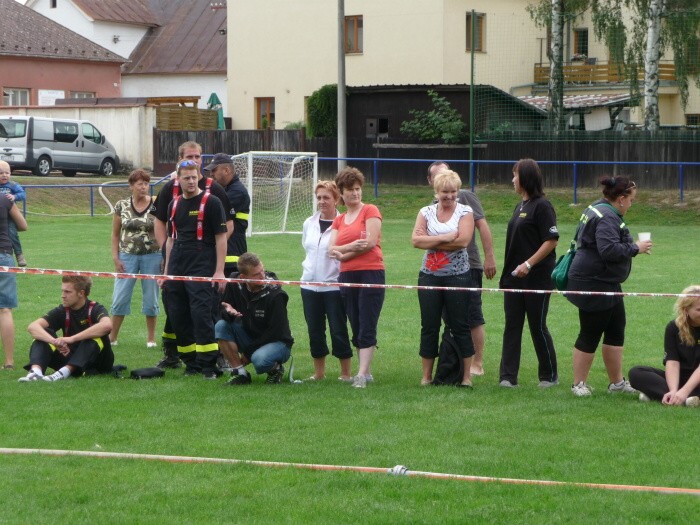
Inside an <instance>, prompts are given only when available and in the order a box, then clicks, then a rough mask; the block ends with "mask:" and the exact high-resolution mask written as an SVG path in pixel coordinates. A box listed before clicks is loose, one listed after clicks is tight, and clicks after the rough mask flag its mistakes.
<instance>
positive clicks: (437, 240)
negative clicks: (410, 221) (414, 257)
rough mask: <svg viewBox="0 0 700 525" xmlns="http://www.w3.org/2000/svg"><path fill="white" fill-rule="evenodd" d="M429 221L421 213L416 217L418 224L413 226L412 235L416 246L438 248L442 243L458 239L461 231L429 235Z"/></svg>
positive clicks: (428, 248)
mask: <svg viewBox="0 0 700 525" xmlns="http://www.w3.org/2000/svg"><path fill="white" fill-rule="evenodd" d="M427 226H428V221H426V219H425V217H424V216H423V215H422V214H421V213H419V214H418V216H417V217H416V224H415V226H413V234H412V235H411V243H412V244H413V247H414V248H418V249H421V250H436V249H438V246H439V245H440V244H442V243H449V242H452V241H454V240H455V239H457V237H458V235H459V231H454V232H450V233H443V234H441V235H428V233H427V229H426V228H427Z"/></svg>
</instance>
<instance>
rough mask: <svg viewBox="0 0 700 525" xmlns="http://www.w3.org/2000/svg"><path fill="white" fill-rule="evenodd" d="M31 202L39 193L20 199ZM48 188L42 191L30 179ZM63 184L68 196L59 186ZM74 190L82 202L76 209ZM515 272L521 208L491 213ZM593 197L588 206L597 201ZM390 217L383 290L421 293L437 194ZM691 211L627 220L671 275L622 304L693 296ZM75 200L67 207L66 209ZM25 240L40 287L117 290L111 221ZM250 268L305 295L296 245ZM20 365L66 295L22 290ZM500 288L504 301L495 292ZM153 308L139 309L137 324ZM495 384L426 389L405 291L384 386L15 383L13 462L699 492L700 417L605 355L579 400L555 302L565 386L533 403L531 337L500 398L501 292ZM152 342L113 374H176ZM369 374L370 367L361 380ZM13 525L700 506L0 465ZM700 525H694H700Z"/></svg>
mask: <svg viewBox="0 0 700 525" xmlns="http://www.w3.org/2000/svg"><path fill="white" fill-rule="evenodd" d="M22 182H25V181H22ZM32 182H34V180H33V181H32ZM62 182H65V181H62ZM62 191H65V190H56V191H53V192H52V193H48V192H42V193H39V190H33V191H32V190H30V193H29V201H30V210H33V207H36V209H37V210H40V211H48V212H52V213H55V212H60V211H65V210H66V209H69V208H70V209H71V210H72V211H74V212H75V211H78V209H80V210H81V211H82V212H84V211H85V209H86V208H85V201H84V200H82V199H83V198H84V197H85V195H84V193H80V192H77V193H73V194H71V197H69V200H70V204H69V206H67V207H66V206H64V205H63V202H65V200H66V199H65V197H63V194H62V193H60V192H62ZM76 191H77V190H76ZM479 195H480V197H481V198H482V201H483V202H484V206H485V208H486V210H487V214H488V217H489V221H490V223H491V228H492V230H493V232H494V237H495V245H496V255H497V260H499V261H500V260H501V259H502V256H503V240H504V237H505V225H506V221H507V217H508V216H509V215H510V212H511V210H512V208H513V206H514V205H515V202H516V199H517V198H516V196H515V194H514V193H513V192H512V189H510V188H505V187H489V188H484V189H483V190H480V193H479ZM596 196H597V192H592V191H589V192H588V193H585V192H584V193H583V194H580V197H581V200H582V202H586V203H588V202H589V201H591V200H593V199H594V198H595V197H596ZM367 197H368V196H366V199H365V200H366V201H368V202H376V203H377V204H378V205H379V206H380V208H381V210H382V212H383V214H384V217H385V220H384V226H383V241H382V245H383V251H384V255H385V259H386V265H387V282H388V283H391V284H411V285H413V284H415V283H416V278H417V273H418V269H419V266H420V260H421V256H422V253H421V252H420V251H419V250H415V249H413V248H412V247H411V245H410V231H411V227H412V225H413V221H414V218H415V214H416V213H417V210H418V208H419V207H420V206H421V205H422V204H423V203H425V202H426V201H427V200H428V199H429V197H430V195H429V193H428V192H427V189H426V188H420V189H419V188H408V187H389V186H387V187H382V189H381V196H380V198H379V199H378V200H376V201H374V200H372V199H371V198H367ZM550 197H551V199H552V201H553V202H554V203H555V206H556V209H557V213H558V216H559V221H560V225H559V226H560V231H561V232H562V242H561V243H560V249H561V248H562V247H563V246H564V245H566V244H568V240H569V239H570V237H571V236H572V235H573V230H574V222H575V220H576V218H577V216H578V215H579V214H580V211H581V208H582V206H578V207H571V206H569V204H568V203H569V202H570V194H568V193H567V192H564V191H551V192H550ZM686 197H687V204H685V205H678V204H675V201H674V199H673V194H672V193H671V192H669V193H668V194H656V195H647V194H644V193H643V192H640V196H639V199H638V203H635V205H634V206H633V207H632V210H631V211H630V212H629V214H628V215H627V216H626V220H627V222H628V224H629V225H630V229H631V231H632V232H633V234H636V232H638V231H651V232H652V236H653V237H652V238H653V240H654V243H655V244H654V249H653V255H651V256H641V257H639V258H637V259H636V260H635V262H634V266H633V272H632V275H631V277H630V279H629V280H628V282H627V283H626V284H625V285H624V290H625V291H628V292H669V293H677V292H679V291H680V290H681V289H682V288H684V287H685V286H686V285H688V284H690V283H691V282H693V281H695V282H697V281H698V280H699V279H698V275H697V263H696V262H694V261H695V254H696V251H697V250H696V243H697V239H698V238H699V237H700V226H698V220H697V219H698V203H697V200H695V198H694V196H693V195H687V196H686ZM59 201H62V202H61V205H58V204H57V202H59ZM29 221H30V231H28V232H26V233H23V234H22V242H23V244H24V247H25V252H26V254H27V258H28V260H29V264H30V266H32V267H38V268H64V269H84V270H112V265H111V258H110V252H109V233H110V229H109V228H110V219H109V217H94V218H89V217H81V218H75V217H74V218H69V217H66V218H57V217H45V216H37V215H30V216H29ZM249 243H250V244H249V246H250V249H251V250H252V251H256V252H257V253H259V254H260V255H261V256H262V259H263V261H264V262H265V264H266V267H267V268H268V269H270V270H274V271H275V272H276V273H277V274H278V275H279V277H280V278H282V279H298V278H299V276H300V274H301V267H300V264H301V260H302V259H303V252H302V249H301V247H300V239H299V236H281V235H278V236H259V237H253V238H252V239H250V240H249ZM18 280H19V288H20V307H19V308H18V309H17V310H16V311H15V321H16V325H17V349H16V362H17V364H24V363H25V361H26V357H27V349H28V347H29V343H30V339H29V337H28V335H27V333H26V331H25V330H24V329H25V327H26V325H27V324H28V323H29V322H30V321H31V320H33V319H34V318H36V317H37V316H38V315H41V314H43V313H44V312H45V311H47V310H48V309H49V308H51V307H52V306H55V305H56V304H58V302H59V286H60V285H59V278H57V277H55V276H39V275H38V276H28V275H26V276H19V277H18ZM485 286H488V287H494V288H495V287H496V286H497V284H496V283H495V282H493V281H491V282H486V283H485ZM111 287H112V282H111V281H110V280H108V279H96V282H95V286H94V291H93V293H92V298H93V299H95V300H98V301H100V302H103V303H105V304H107V305H109V303H110V299H111ZM287 291H288V293H289V295H290V298H291V300H290V306H289V310H290V320H291V325H292V329H293V331H294V336H295V339H296V343H295V345H294V349H293V353H294V355H295V363H296V368H297V375H298V376H300V377H305V376H308V375H310V374H311V372H312V368H313V367H312V362H311V358H310V356H309V353H308V340H307V337H306V332H305V323H304V321H303V315H302V312H301V300H300V298H299V293H298V289H296V288H294V287H288V289H287ZM138 296H139V294H138V293H137V294H135V298H134V303H133V305H134V307H135V308H134V311H135V312H139V303H138V301H139V297H138ZM626 305H627V315H628V327H627V342H626V345H625V346H626V353H625V368H626V369H627V368H629V367H630V366H632V365H634V364H650V365H655V366H660V364H661V359H662V356H663V347H662V345H663V329H664V326H665V324H666V323H667V322H668V320H670V319H671V317H672V305H673V299H669V298H642V297H630V298H628V299H627V300H626ZM484 310H485V311H484V313H485V317H486V320H487V334H488V335H487V345H486V357H485V361H486V362H485V367H486V375H485V376H484V377H480V378H476V379H475V389H474V390H473V391H471V392H464V391H462V390H459V389H453V388H447V387H443V388H421V387H420V386H419V380H420V360H419V358H418V355H417V352H418V337H419V329H420V318H419V311H418V303H417V298H416V294H415V292H413V291H406V290H390V291H388V292H387V299H386V303H385V306H384V310H383V313H382V317H381V320H380V326H379V341H380V349H379V351H378V353H377V356H376V359H375V365H374V366H373V373H374V375H375V378H376V382H375V383H374V384H371V385H370V386H369V387H368V388H367V389H366V390H359V391H358V390H355V389H352V388H349V387H348V386H347V385H345V384H339V383H338V382H337V381H335V379H334V378H335V374H336V372H337V369H338V368H337V364H336V363H335V362H333V361H332V360H329V363H328V372H329V379H327V380H326V381H324V382H319V383H304V384H302V385H290V384H283V385H280V386H276V387H272V386H268V385H265V384H263V382H262V378H258V379H256V380H255V381H254V383H253V385H251V386H250V387H246V388H242V389H235V390H234V389H231V388H224V387H223V386H222V385H223V383H224V379H221V380H220V381H218V382H205V381H203V380H201V379H200V378H185V377H183V376H182V375H181V373H180V372H178V371H174V372H173V371H168V372H167V374H166V377H165V378H164V379H161V380H154V381H141V382H138V381H131V380H128V379H122V380H117V379H113V378H111V377H98V378H87V379H80V380H71V381H65V382H61V383H57V384H45V383H39V384H19V383H17V381H16V380H17V378H18V377H20V376H21V375H22V372H21V371H20V370H16V371H14V372H2V374H1V375H0V396H2V400H3V402H2V416H3V417H2V425H0V447H16V448H44V449H69V450H88V451H108V452H126V453H141V454H167V455H184V456H201V457H221V458H237V459H251V460H265V461H281V462H300V463H318V464H334V465H362V466H372V467H386V468H390V467H393V466H394V465H397V464H401V465H406V466H407V467H408V468H409V469H411V470H422V471H433V472H447V473H456V474H469V475H477V476H496V477H508V478H522V479H541V480H546V479H549V480H559V481H566V482H590V483H615V484H630V485H649V486H668V487H684V488H695V489H698V488H700V480H699V478H698V475H697V465H698V461H699V460H700V452H699V450H698V445H697V443H698V440H697V437H696V436H697V433H698V428H700V427H699V426H698V421H699V420H698V417H699V416H700V411H697V410H690V409H681V408H668V407H663V406H661V405H658V404H651V403H647V404H642V403H639V402H638V401H637V400H636V398H635V397H630V396H627V397H623V396H611V395H608V394H607V393H606V386H607V378H606V374H605V370H604V367H603V364H602V362H601V359H600V355H598V356H597V357H596V361H595V363H594V366H593V370H592V372H591V377H590V383H591V384H592V385H593V386H594V387H595V391H594V395H593V396H592V397H591V398H589V399H577V398H574V397H573V396H572V395H571V393H570V391H569V388H568V386H569V384H570V382H571V347H572V344H573V342H574V339H575V337H576V334H577V330H578V322H577V314H576V310H575V308H574V307H573V306H571V305H570V304H569V303H568V302H567V301H566V300H565V299H564V298H563V297H561V296H555V297H554V298H553V300H552V306H551V309H550V315H549V324H550V329H551V331H552V334H553V337H554V341H555V344H556V346H557V350H558V357H559V370H560V377H561V382H562V384H561V385H560V386H559V387H555V388H552V389H549V390H546V391H542V390H540V389H538V388H537V386H536V385H537V374H536V359H535V355H534V350H533V348H532V344H531V342H530V340H529V336H528V335H527V334H526V335H525V337H524V338H523V358H522V367H521V374H520V383H521V386H520V388H518V389H514V390H506V389H501V388H499V387H498V386H497V383H498V374H497V369H498V363H499V357H500V343H501V334H502V331H503V313H502V295H501V294H500V293H498V292H493V293H485V294H484ZM145 341H146V339H145V322H144V320H143V317H142V316H141V315H140V314H138V313H136V314H132V316H130V317H128V318H127V320H126V322H125V324H124V327H123V329H122V334H121V335H120V345H119V347H118V348H117V349H116V350H117V351H116V355H117V362H119V363H123V364H126V365H127V366H129V368H136V367H141V366H150V365H152V364H153V363H155V361H156V360H157V359H158V357H159V354H158V352H155V351H153V350H146V348H145ZM354 365H355V366H354V368H355V369H356V363H354ZM0 477H1V479H2V480H3V481H2V483H0V498H2V502H3V505H2V507H1V508H0V522H2V523H49V522H52V523H64V522H69V521H70V522H76V523H163V522H166V521H167V522H172V523H216V522H224V523H256V522H257V523H269V522H293V523H300V522H314V523H356V522H368V523H407V522H411V523H425V522H433V523H435V522H445V523H464V522H468V521H474V522H477V523H504V522H510V523H692V522H694V521H695V519H697V516H698V513H699V512H700V499H698V497H695V496H686V495H658V494H653V493H632V492H614V491H605V490H599V489H588V488H577V487H571V486H564V487H535V486H521V485H505V484H498V483H488V484H485V483H466V482H463V481H444V480H429V479H420V478H409V477H395V476H384V475H381V474H361V473H355V472H312V471H303V470H297V469H290V468H280V469H276V468H263V467H254V466H247V465H238V466H226V465H199V464H187V463H180V464H170V463H158V462H144V461H139V460H116V459H93V458H77V457H70V458H51V457H45V456H9V455H1V456H0ZM693 516H695V518H693Z"/></svg>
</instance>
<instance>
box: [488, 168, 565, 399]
mask: <svg viewBox="0 0 700 525" xmlns="http://www.w3.org/2000/svg"><path fill="white" fill-rule="evenodd" d="M542 186H543V184H542V174H541V172H540V167H539V166H538V165H537V162H535V161H534V160H532V159H522V160H519V161H518V162H517V163H516V164H515V166H513V187H514V188H515V192H516V193H518V194H520V196H521V197H522V200H521V201H520V202H519V203H518V204H517V205H516V206H515V209H514V210H513V217H512V218H511V219H510V222H508V231H507V233H506V254H505V260H504V262H503V274H502V275H501V279H500V282H499V286H500V287H501V288H511V289H520V290H523V289H525V290H552V289H553V288H554V286H553V285H552V278H551V275H552V270H553V269H554V264H555V254H554V248H556V246H557V242H558V240H559V231H558V230H557V216H556V213H555V212H554V207H553V206H552V204H551V203H550V202H549V201H548V200H547V199H545V198H544V192H543V191H542ZM549 298H550V294H548V293H534V292H527V293H526V292H506V293H505V294H504V297H503V309H504V311H505V329H504V331H503V349H502V353H501V367H500V386H502V387H506V388H513V387H515V386H517V384H518V370H519V369H520V352H521V343H522V336H523V326H524V324H525V316H526V315H527V321H528V326H529V327H530V336H531V337H532V343H533V345H534V346H535V353H536V354H537V361H538V362H539V367H538V376H539V379H540V383H539V386H540V387H541V388H548V387H550V386H554V385H556V384H558V383H559V376H558V374H557V355H556V351H555V349H554V342H553V341H552V336H551V335H550V333H549V329H548V328H547V311H548V310H549Z"/></svg>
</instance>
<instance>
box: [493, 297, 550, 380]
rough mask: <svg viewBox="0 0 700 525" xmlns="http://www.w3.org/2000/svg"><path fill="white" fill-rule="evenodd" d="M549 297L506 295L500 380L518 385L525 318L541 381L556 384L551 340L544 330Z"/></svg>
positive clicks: (504, 298)
mask: <svg viewBox="0 0 700 525" xmlns="http://www.w3.org/2000/svg"><path fill="white" fill-rule="evenodd" d="M549 298H550V297H549V294H538V293H512V292H506V293H505V294H504V297H503V309H504V312H505V320H506V325H505V329H504V330H503V347H502V352H501V369H500V380H501V381H503V380H504V379H505V380H508V381H510V382H511V383H512V384H514V385H517V384H518V371H519V370H520V354H521V346H522V337H523V327H524V326H525V316H527V324H528V326H529V328H530V337H532V344H533V345H534V346H535V353H536V354H537V362H538V369H537V375H538V377H539V379H540V381H552V382H554V381H557V380H558V379H559V375H558V373H557V353H556V350H555V348H554V341H552V336H551V334H550V333H549V328H547V312H548V311H549Z"/></svg>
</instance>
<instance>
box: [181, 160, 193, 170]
mask: <svg viewBox="0 0 700 525" xmlns="http://www.w3.org/2000/svg"><path fill="white" fill-rule="evenodd" d="M196 167H197V163H196V162H195V161H193V160H183V161H180V162H179V163H178V165H177V169H180V168H196Z"/></svg>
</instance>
